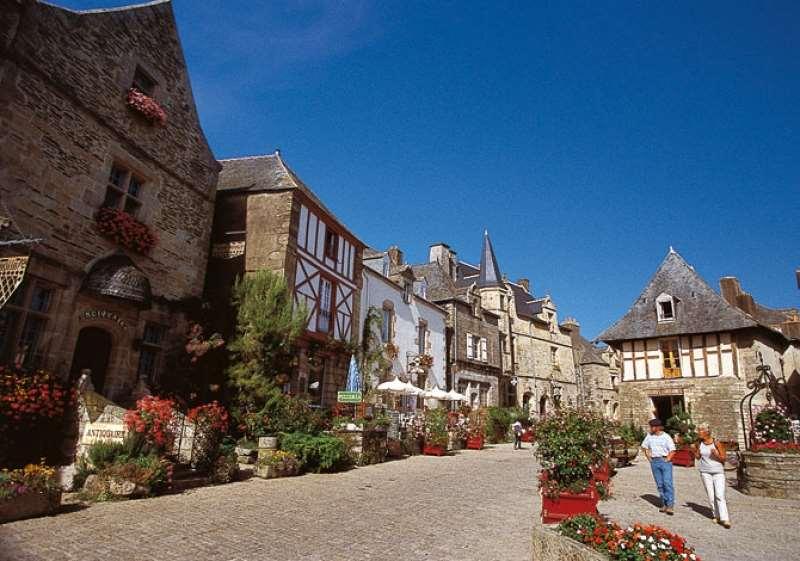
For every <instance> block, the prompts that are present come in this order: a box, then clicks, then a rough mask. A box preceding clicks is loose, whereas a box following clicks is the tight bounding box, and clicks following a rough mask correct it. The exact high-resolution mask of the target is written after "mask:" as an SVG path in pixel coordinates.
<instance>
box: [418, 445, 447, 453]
mask: <svg viewBox="0 0 800 561" xmlns="http://www.w3.org/2000/svg"><path fill="white" fill-rule="evenodd" d="M422 453H423V454H425V455H426V456H444V455H445V453H446V450H445V448H444V446H438V445H436V444H425V446H423V447H422Z"/></svg>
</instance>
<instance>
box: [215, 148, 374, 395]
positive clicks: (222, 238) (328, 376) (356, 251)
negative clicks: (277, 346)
mask: <svg viewBox="0 0 800 561" xmlns="http://www.w3.org/2000/svg"><path fill="white" fill-rule="evenodd" d="M221 164H222V171H221V173H220V176H219V187H218V196H217V205H216V214H215V217H214V228H213V233H212V241H213V244H212V251H211V260H210V262H209V278H208V289H207V294H208V297H209V299H210V300H211V301H212V303H213V304H214V306H215V308H216V309H218V310H220V313H219V315H218V320H219V321H220V324H219V327H220V329H221V330H222V331H223V332H226V333H230V332H231V331H232V330H233V327H234V323H233V317H232V314H230V313H229V312H228V313H226V312H225V310H226V309H227V308H228V303H229V302H230V294H231V287H232V286H233V283H234V282H235V279H236V277H237V276H241V275H243V274H246V273H248V272H253V271H259V270H269V271H273V272H276V273H279V274H281V275H283V276H284V277H285V278H286V282H287V284H288V287H289V289H290V290H291V292H292V294H293V295H294V299H295V302H298V303H302V304H304V305H305V307H306V308H307V309H308V311H309V317H308V328H307V329H306V331H305V333H304V334H303V336H302V337H301V340H300V342H299V347H300V353H299V357H298V365H297V367H296V369H295V371H294V372H293V373H292V374H291V377H290V379H289V380H287V382H286V384H285V391H287V392H290V393H293V394H302V395H306V396H307V397H308V398H309V400H310V401H311V403H312V404H314V405H317V406H322V407H328V406H332V405H333V404H334V403H336V392H337V391H338V390H341V389H343V388H344V385H345V382H346V378H347V371H348V367H349V361H350V356H351V354H352V353H351V349H352V346H351V345H353V344H355V343H356V342H357V341H358V331H359V313H360V312H359V307H360V304H361V295H360V291H361V283H362V272H361V268H362V255H363V250H364V247H365V245H364V244H363V243H362V242H361V241H360V240H359V239H358V238H356V237H355V236H354V235H353V234H352V233H351V232H350V230H348V229H347V227H346V226H345V225H344V224H342V222H341V221H340V220H339V219H338V218H336V216H335V215H334V214H333V213H332V212H331V211H330V210H328V209H327V208H326V207H325V205H324V204H323V203H322V201H321V200H320V199H319V198H318V197H317V196H316V195H315V194H314V192H313V191H312V190H311V189H310V188H309V187H308V186H307V185H306V184H305V183H303V181H302V180H301V179H300V178H299V177H297V175H295V173H294V172H293V171H292V170H291V169H290V168H289V167H288V166H287V165H286V163H285V162H284V161H283V158H282V157H281V155H280V153H278V152H275V153H274V154H268V155H264V156H255V157H248V158H235V159H230V160H222V161H221Z"/></svg>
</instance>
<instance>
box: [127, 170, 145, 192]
mask: <svg viewBox="0 0 800 561" xmlns="http://www.w3.org/2000/svg"><path fill="white" fill-rule="evenodd" d="M141 188H142V181H141V180H140V179H139V178H138V177H136V176H135V175H131V180H130V182H129V183H128V194H129V195H130V196H132V197H138V196H139V191H140V190H141Z"/></svg>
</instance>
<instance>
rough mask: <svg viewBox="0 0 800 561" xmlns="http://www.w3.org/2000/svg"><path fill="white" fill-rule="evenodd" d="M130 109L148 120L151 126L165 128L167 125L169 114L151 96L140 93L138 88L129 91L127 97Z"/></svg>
mask: <svg viewBox="0 0 800 561" xmlns="http://www.w3.org/2000/svg"><path fill="white" fill-rule="evenodd" d="M126 103H127V105H128V107H129V108H130V109H131V110H132V111H135V112H137V113H138V114H139V115H141V116H142V117H144V118H145V119H147V120H148V121H149V122H150V124H152V125H158V126H160V127H163V126H164V125H166V124H167V114H166V112H165V111H164V109H162V108H161V106H160V105H159V104H158V103H157V102H156V100H155V99H153V98H152V97H150V96H149V95H147V94H145V93H142V92H140V91H139V90H137V89H136V88H131V89H129V90H128V94H127V96H126Z"/></svg>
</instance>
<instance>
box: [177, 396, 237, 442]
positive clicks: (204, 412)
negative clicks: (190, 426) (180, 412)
mask: <svg viewBox="0 0 800 561" xmlns="http://www.w3.org/2000/svg"><path fill="white" fill-rule="evenodd" d="M186 417H187V418H188V419H189V420H190V421H192V422H193V423H195V424H196V425H197V426H198V428H200V427H202V428H204V429H207V430H211V431H214V432H218V433H223V434H224V433H226V432H228V421H229V416H228V411H226V409H225V408H224V407H223V406H222V405H220V404H219V403H218V402H216V401H212V402H211V403H207V404H205V405H198V406H197V407H195V408H193V409H190V410H189V412H188V413H187V414H186Z"/></svg>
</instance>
